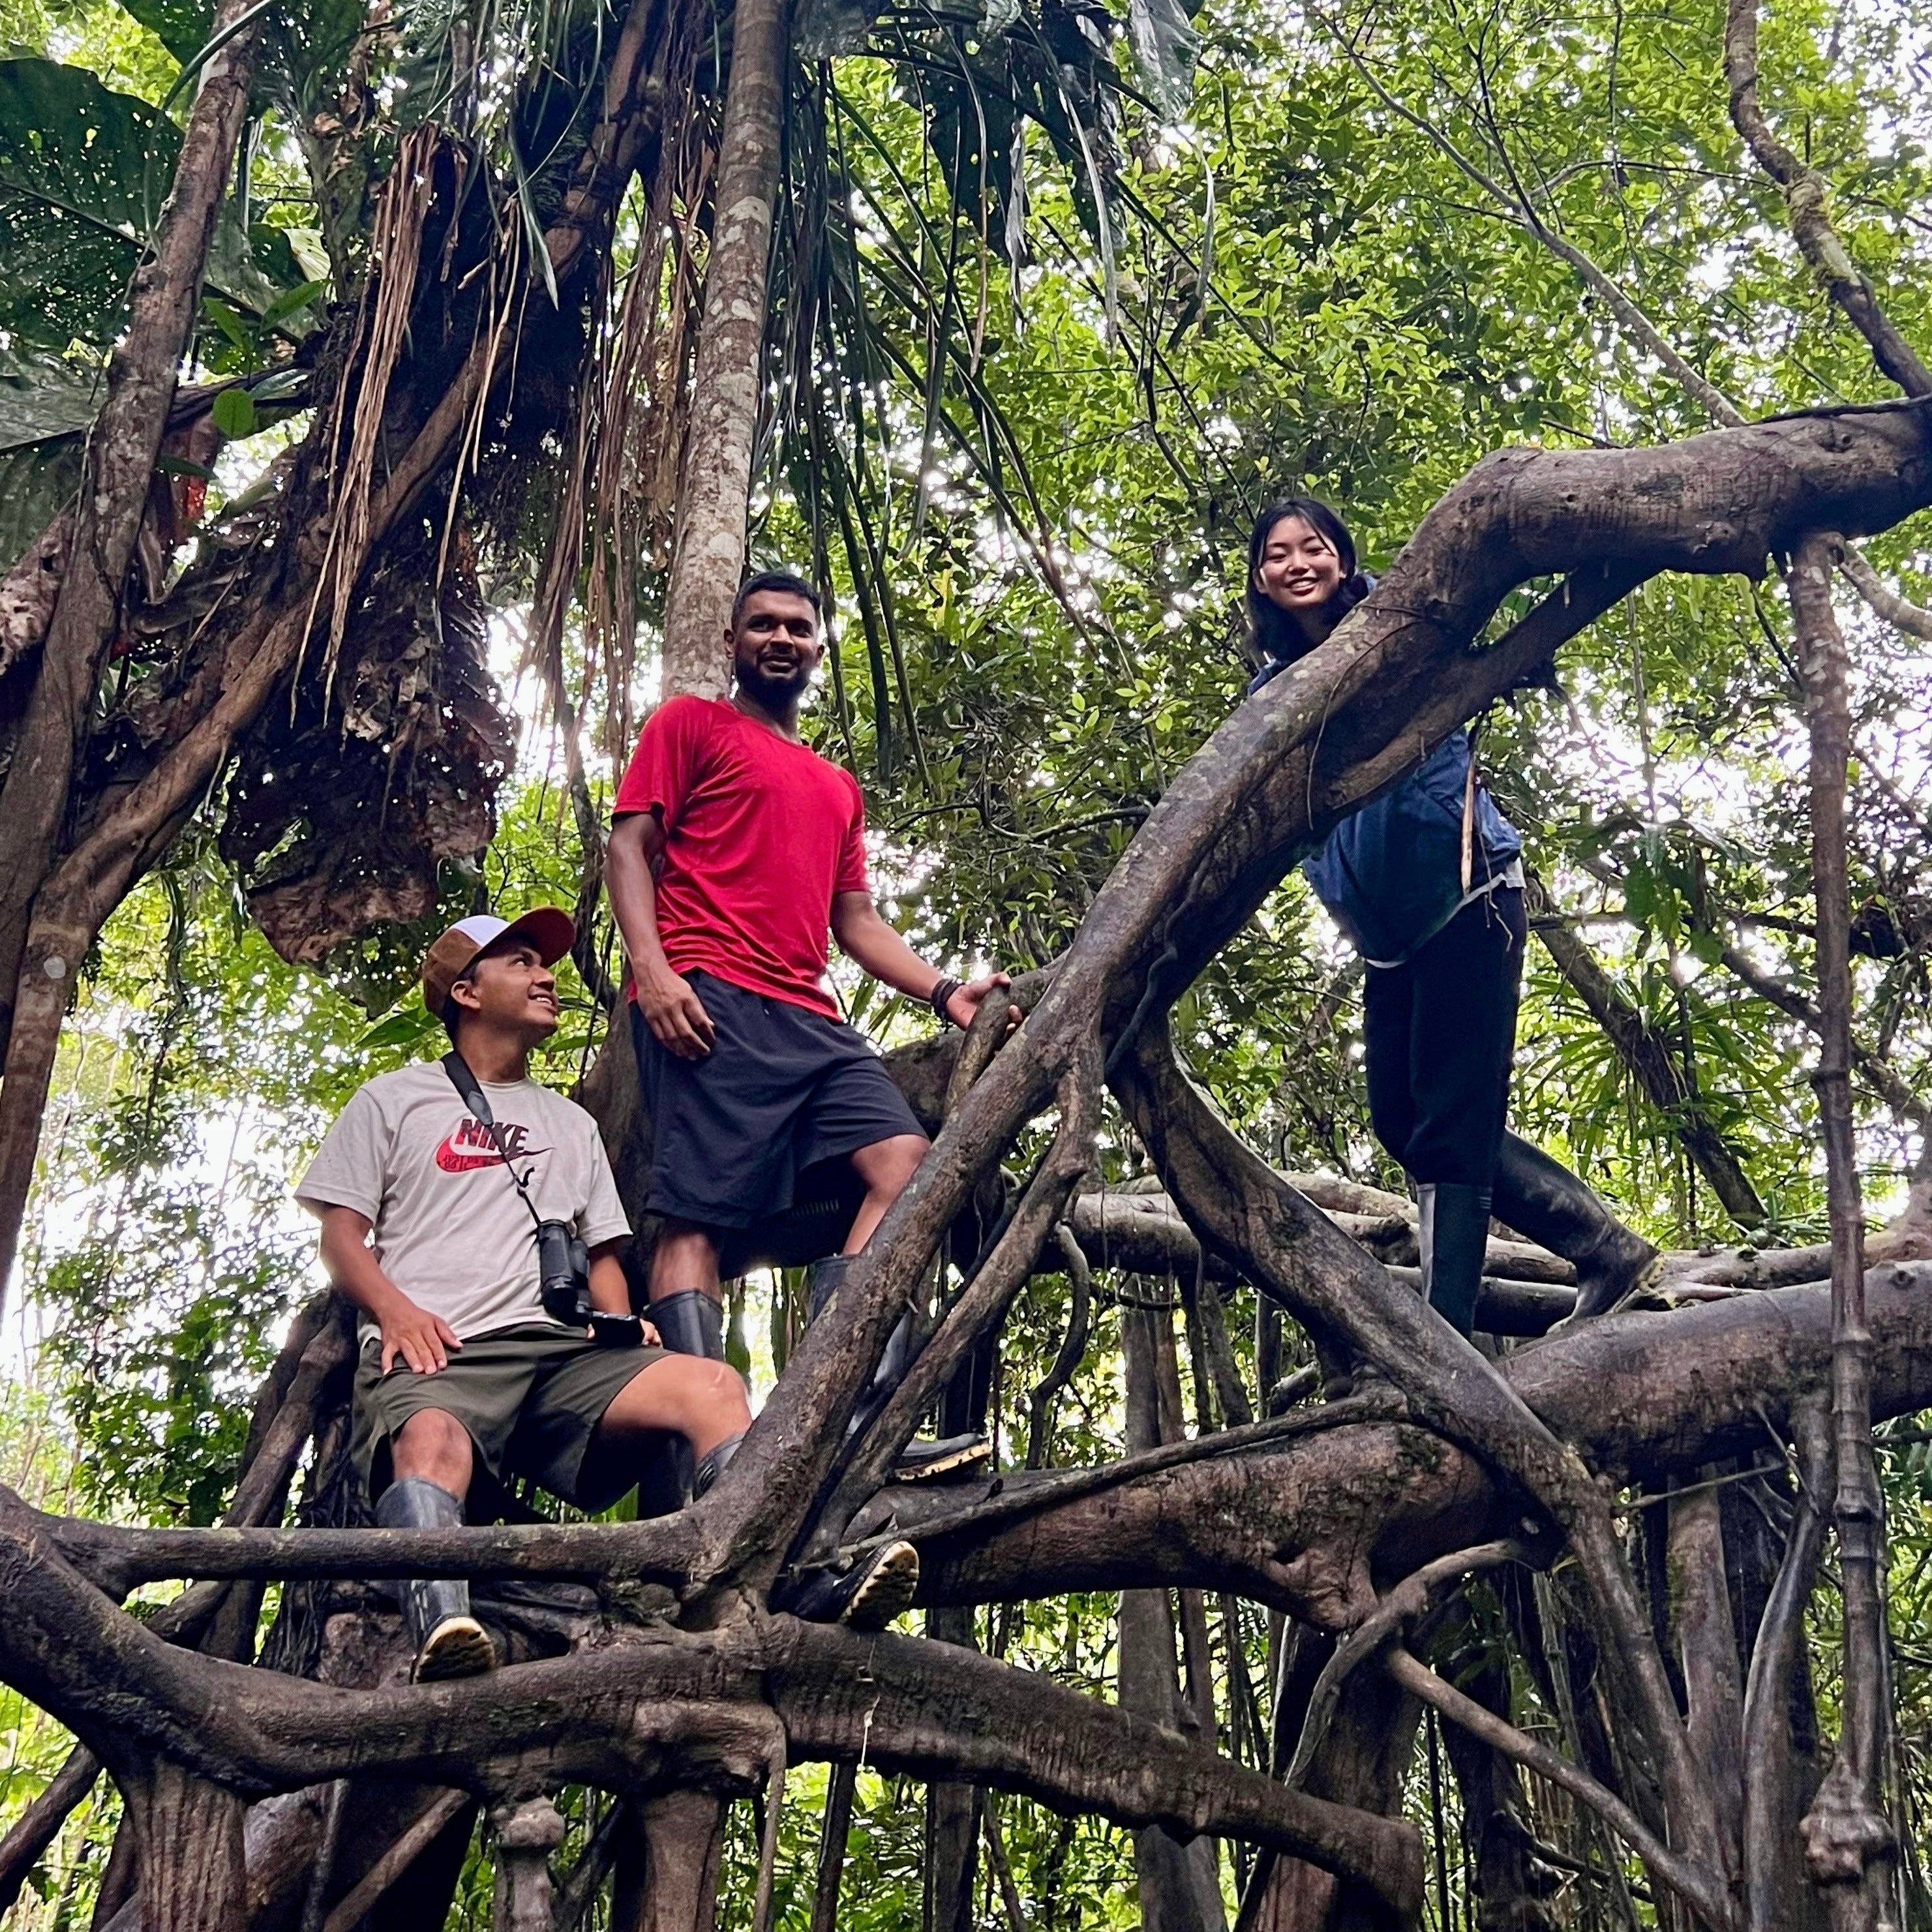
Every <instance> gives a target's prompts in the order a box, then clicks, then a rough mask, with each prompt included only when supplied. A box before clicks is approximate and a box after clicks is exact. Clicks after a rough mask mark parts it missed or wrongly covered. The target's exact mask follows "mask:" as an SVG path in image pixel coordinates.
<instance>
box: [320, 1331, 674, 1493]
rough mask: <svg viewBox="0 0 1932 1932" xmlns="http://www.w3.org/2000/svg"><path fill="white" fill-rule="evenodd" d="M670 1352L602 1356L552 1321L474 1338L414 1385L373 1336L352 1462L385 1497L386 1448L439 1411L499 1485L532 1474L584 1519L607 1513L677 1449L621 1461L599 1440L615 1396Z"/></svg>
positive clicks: (641, 1449) (624, 1452) (650, 1440)
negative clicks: (422, 1416) (409, 1425)
mask: <svg viewBox="0 0 1932 1932" xmlns="http://www.w3.org/2000/svg"><path fill="white" fill-rule="evenodd" d="M663 1358H664V1350H663V1349H600V1348H599V1347H598V1346H597V1345H596V1343H594V1342H592V1341H589V1340H586V1338H585V1337H583V1336H581V1335H579V1334H573V1333H572V1332H571V1331H570V1330H569V1329H568V1328H561V1327H559V1326H558V1325H556V1324H554V1323H552V1322H537V1323H532V1324H529V1325H523V1326H520V1327H518V1328H499V1330H497V1331H496V1333H495V1334H492V1335H477V1336H472V1337H471V1338H470V1339H469V1340H467V1341H466V1342H465V1343H463V1346H462V1347H461V1348H460V1349H452V1350H451V1351H450V1353H449V1367H447V1368H445V1369H440V1370H438V1371H437V1373H435V1374H434V1375H431V1376H422V1375H418V1374H417V1373H416V1370H413V1369H412V1368H411V1367H410V1366H409V1365H408V1364H407V1363H406V1362H404V1361H402V1360H401V1358H400V1357H399V1358H398V1359H397V1361H396V1363H395V1367H392V1369H391V1370H390V1371H389V1373H388V1374H387V1375H384V1374H383V1373H382V1372H381V1369H380V1363H381V1361H382V1359H383V1352H382V1343H381V1342H380V1339H379V1338H378V1337H376V1336H374V1335H371V1336H370V1337H368V1338H367V1339H366V1340H365V1342H364V1343H363V1344H362V1355H361V1356H360V1358H359V1360H358V1361H357V1362H356V1413H355V1427H354V1430H353V1434H352V1435H351V1437H350V1456H351V1457H353V1459H354V1461H355V1463H356V1469H357V1471H358V1472H359V1473H360V1475H361V1476H362V1480H363V1481H364V1482H365V1484H368V1488H369V1493H370V1495H371V1497H374V1496H380V1494H381V1493H382V1492H383V1490H386V1488H387V1487H389V1476H390V1469H389V1439H390V1438H391V1437H392V1436H394V1435H395V1433H396V1431H397V1430H399V1429H400V1428H401V1427H402V1426H403V1424H404V1423H405V1422H407V1421H408V1420H409V1419H410V1417H411V1416H413V1415H415V1414H416V1412H417V1411H418V1410H419V1409H440V1410H442V1412H443V1413H444V1414H445V1415H451V1416H454V1417H455V1418H456V1420H457V1421H458V1422H460V1423H461V1424H462V1425H463V1427H464V1428H465V1429H466V1430H468V1431H469V1439H470V1441H471V1442H472V1443H473V1444H474V1445H475V1450H476V1455H477V1459H478V1461H479V1462H481V1463H482V1465H483V1466H484V1468H485V1469H487V1470H488V1471H489V1472H490V1475H492V1476H493V1477H495V1478H496V1479H497V1481H499V1482H501V1481H503V1480H504V1479H505V1478H506V1477H508V1476H527V1477H529V1478H532V1480H533V1481H536V1482H538V1483H540V1484H542V1485H543V1487H544V1488H545V1489H547V1490H549V1491H550V1493H551V1494H552V1495H553V1496H561V1497H562V1498H563V1499H564V1500H565V1502H571V1503H574V1504H575V1505H577V1508H580V1509H583V1510H588V1511H593V1512H594V1511H598V1510H604V1509H608V1508H610V1505H612V1504H613V1503H614V1502H616V1500H617V1499H618V1498H619V1496H622V1495H623V1494H624V1493H625V1491H626V1490H628V1489H629V1488H630V1487H631V1485H632V1484H634V1483H635V1482H636V1481H637V1478H638V1476H639V1475H640V1472H642V1471H643V1469H644V1468H645V1467H646V1465H647V1464H649V1463H652V1461H654V1460H655V1458H656V1457H658V1456H661V1455H662V1454H664V1452H665V1451H667V1449H668V1448H669V1447H670V1444H671V1443H672V1442H673V1441H675V1440H676V1438H674V1437H673V1436H670V1435H667V1434H653V1435H649V1436H642V1437H637V1438H634V1439H630V1440H628V1441H627V1442H625V1443H623V1444H622V1445H621V1446H620V1447H619V1448H618V1449H617V1450H616V1452H615V1453H613V1452H612V1451H610V1450H608V1449H607V1448H601V1447H600V1446H597V1445H593V1442H592V1438H593V1437H594V1436H595V1435H596V1433H597V1425H598V1424H599V1423H600V1422H601V1421H603V1419H604V1411H605V1410H606V1409H608V1408H609V1407H610V1404H611V1402H612V1401H613V1399H614V1398H615V1397H616V1395H617V1394H619V1391H622V1390H623V1389H624V1388H628V1386H629V1385H630V1384H631V1382H632V1381H633V1380H634V1379H635V1378H636V1377H637V1376H639V1375H640V1374H641V1373H643V1370H646V1369H647V1368H649V1367H650V1366H651V1364H652V1363H653V1362H656V1361H661V1360H662V1359H663Z"/></svg>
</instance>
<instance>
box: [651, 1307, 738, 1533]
mask: <svg viewBox="0 0 1932 1932" xmlns="http://www.w3.org/2000/svg"><path fill="white" fill-rule="evenodd" d="M644 1313H645V1316H646V1319H648V1320H649V1322H652V1324H653V1325H655V1328H656V1329H657V1331H658V1340H660V1341H661V1342H662V1343H663V1344H664V1346H665V1347H666V1348H667V1349H669V1350H670V1352H671V1353H672V1354H673V1355H701V1356H703V1358H704V1359H705V1360H706V1361H707V1362H721V1361H724V1304H723V1303H722V1302H721V1301H719V1300H718V1298H717V1297H716V1296H715V1295H706V1293H705V1292H704V1291H703V1289H701V1288H686V1289H679V1291H678V1292H677V1293H676V1294H675V1295H664V1296H661V1297H660V1298H659V1299H658V1300H657V1301H653V1302H652V1303H651V1304H650V1305H649V1307H647V1308H646V1310H645V1311H644ZM670 1459H671V1465H672V1466H673V1468H674V1469H676V1472H677V1481H678V1487H679V1489H680V1490H682V1491H683V1493H684V1494H685V1496H686V1497H687V1498H688V1499H690V1500H691V1501H692V1502H695V1501H696V1500H697V1498H698V1497H699V1496H700V1495H702V1494H703V1491H701V1490H700V1489H699V1488H698V1487H697V1468H696V1466H695V1465H694V1463H693V1462H692V1460H691V1445H690V1444H689V1443H688V1442H685V1440H684V1439H683V1438H682V1437H681V1436H680V1437H679V1438H678V1439H676V1441H675V1442H673V1443H672V1445H671V1448H670Z"/></svg>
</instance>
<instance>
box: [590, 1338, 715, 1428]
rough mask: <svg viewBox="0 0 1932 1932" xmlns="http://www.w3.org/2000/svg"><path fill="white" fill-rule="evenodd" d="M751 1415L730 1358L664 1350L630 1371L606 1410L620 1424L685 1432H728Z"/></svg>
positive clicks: (612, 1421)
mask: <svg viewBox="0 0 1932 1932" xmlns="http://www.w3.org/2000/svg"><path fill="white" fill-rule="evenodd" d="M604 1420H605V1421H606V1422H607V1424H614V1425H615V1426H616V1427H618V1428H619V1429H624V1428H629V1429H667V1430H673V1431H676V1432H677V1433H680V1434H683V1435H691V1434H694V1433H696V1434H707V1433H708V1434H725V1433H732V1432H733V1431H735V1430H739V1429H744V1428H748V1427H750V1425H751V1405H750V1403H749V1401H748V1400H747V1398H746V1397H745V1381H744V1378H743V1377H742V1376H740V1375H739V1373H738V1371H737V1370H736V1369H734V1368H733V1367H731V1365H730V1364H729V1363H728V1362H715V1361H709V1360H708V1359H707V1358H705V1357H704V1356H702V1355H665V1356H663V1357H662V1358H660V1359H659V1360H658V1361H655V1362H653V1363H652V1364H651V1365H650V1367H649V1368H647V1369H645V1370H642V1371H641V1372H640V1373H639V1374H637V1376H634V1377H633V1378H632V1379H631V1382H630V1383H629V1384H628V1385H627V1386H626V1387H625V1388H624V1390H623V1391H622V1393H621V1394H619V1396H618V1397H617V1399H616V1401H614V1402H613V1403H611V1405H610V1408H609V1409H607V1411H606V1412H605V1415H604ZM706 1424H709V1425H710V1426H711V1427H710V1428H709V1430H706V1427H705V1425H706Z"/></svg>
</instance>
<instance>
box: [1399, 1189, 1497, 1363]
mask: <svg viewBox="0 0 1932 1932" xmlns="http://www.w3.org/2000/svg"><path fill="white" fill-rule="evenodd" d="M1415 1197H1416V1203H1417V1207H1418V1215H1417V1221H1416V1241H1417V1245H1418V1247H1421V1250H1422V1298H1423V1299H1424V1301H1427V1303H1428V1304H1429V1305H1430V1307H1431V1308H1433V1309H1434V1310H1435V1311H1436V1313H1437V1314H1439V1316H1442V1319H1443V1320H1444V1321H1445V1322H1448V1324H1449V1325H1450V1327H1451V1328H1454V1330H1455V1331H1456V1332H1457V1334H1459V1335H1469V1334H1474V1333H1475V1327H1476V1295H1477V1292H1478V1290H1479V1289H1481V1286H1482V1285H1483V1256H1484V1253H1486V1252H1487V1250H1488V1247H1489V1244H1490V1190H1488V1189H1487V1187H1471V1186H1470V1185H1469V1183H1468V1182H1466V1181H1424V1183H1423V1184H1421V1186H1420V1187H1418V1188H1417V1189H1416V1190H1415Z"/></svg>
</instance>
